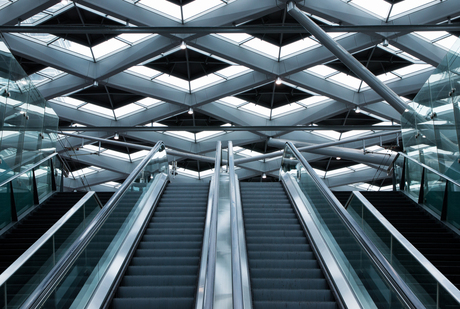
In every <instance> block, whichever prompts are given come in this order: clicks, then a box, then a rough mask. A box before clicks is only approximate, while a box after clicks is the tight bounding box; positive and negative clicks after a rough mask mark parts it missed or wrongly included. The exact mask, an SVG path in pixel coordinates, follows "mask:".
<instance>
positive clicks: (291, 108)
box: [272, 103, 305, 117]
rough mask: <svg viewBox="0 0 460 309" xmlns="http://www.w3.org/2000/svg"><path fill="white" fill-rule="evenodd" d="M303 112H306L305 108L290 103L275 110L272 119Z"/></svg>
mask: <svg viewBox="0 0 460 309" xmlns="http://www.w3.org/2000/svg"><path fill="white" fill-rule="evenodd" d="M301 110H305V107H303V106H301V105H299V104H296V103H290V104H287V105H284V106H280V107H277V108H274V109H273V110H272V117H278V116H282V115H285V114H290V113H293V112H296V111H301Z"/></svg>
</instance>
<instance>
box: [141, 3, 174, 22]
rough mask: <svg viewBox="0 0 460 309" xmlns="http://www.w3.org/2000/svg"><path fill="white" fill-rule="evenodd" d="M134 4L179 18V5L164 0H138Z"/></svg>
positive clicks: (172, 17)
mask: <svg viewBox="0 0 460 309" xmlns="http://www.w3.org/2000/svg"><path fill="white" fill-rule="evenodd" d="M136 5H141V6H144V8H149V9H151V10H152V11H154V12H157V13H160V14H161V15H163V16H166V17H169V18H171V19H175V20H181V9H180V6H178V5H176V4H174V3H172V2H170V1H166V0H140V1H138V2H136Z"/></svg>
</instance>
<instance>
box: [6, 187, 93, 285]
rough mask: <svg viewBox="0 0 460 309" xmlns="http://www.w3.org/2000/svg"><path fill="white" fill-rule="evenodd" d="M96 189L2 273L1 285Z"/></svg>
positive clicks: (86, 195)
mask: <svg viewBox="0 0 460 309" xmlns="http://www.w3.org/2000/svg"><path fill="white" fill-rule="evenodd" d="M95 193H96V192H94V191H89V192H88V193H86V194H85V195H84V196H83V197H82V198H81V199H80V200H79V201H78V202H77V203H76V204H75V205H74V206H73V207H72V208H71V209H69V211H67V212H66V213H65V214H64V215H63V216H62V217H61V218H60V219H59V220H58V221H57V222H56V223H55V224H54V225H53V226H52V227H50V228H49V229H48V230H47V231H46V232H45V233H44V234H43V235H42V236H41V237H40V238H39V239H37V241H36V242H34V243H33V245H32V246H30V247H29V248H28V249H27V250H26V251H25V252H24V253H23V254H21V256H20V257H19V258H17V259H16V261H14V262H13V264H11V265H10V266H9V267H8V268H7V269H5V271H4V272H3V273H2V274H1V275H0V286H2V285H3V284H5V282H7V281H8V279H10V278H11V276H13V275H14V274H15V273H16V271H17V270H18V269H20V268H21V267H22V265H24V263H26V262H27V261H28V260H29V259H30V258H31V257H32V256H33V255H34V254H35V252H37V251H38V250H39V249H40V248H41V247H42V246H43V245H44V244H45V243H46V242H47V241H48V240H49V239H50V238H51V237H53V236H54V234H56V232H57V231H59V229H60V228H61V227H62V226H63V225H64V224H65V223H66V222H67V221H68V220H69V219H70V218H71V217H72V216H73V215H74V214H75V213H76V212H77V211H78V210H79V209H80V208H81V207H82V206H83V205H85V203H86V202H87V201H88V200H89V199H90V198H91V197H93V196H95Z"/></svg>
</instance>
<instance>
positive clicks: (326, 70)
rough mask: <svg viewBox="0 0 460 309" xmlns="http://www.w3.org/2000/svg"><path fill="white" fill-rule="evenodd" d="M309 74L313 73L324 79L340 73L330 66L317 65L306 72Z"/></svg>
mask: <svg viewBox="0 0 460 309" xmlns="http://www.w3.org/2000/svg"><path fill="white" fill-rule="evenodd" d="M306 71H307V72H313V73H315V74H317V75H320V76H322V77H326V76H329V75H331V74H334V73H337V72H338V71H336V70H334V69H332V68H330V67H328V66H325V65H322V64H321V65H317V66H314V67H312V68H309V69H307V70H306Z"/></svg>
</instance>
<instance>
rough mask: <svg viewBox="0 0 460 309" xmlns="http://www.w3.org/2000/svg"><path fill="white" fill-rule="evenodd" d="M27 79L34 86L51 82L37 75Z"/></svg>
mask: <svg viewBox="0 0 460 309" xmlns="http://www.w3.org/2000/svg"><path fill="white" fill-rule="evenodd" d="M29 78H30V80H31V81H32V83H34V85H35V86H38V85H40V84H42V83H46V82H49V81H51V79H49V78H47V77H45V76H43V75H40V74H37V73H35V74H32V75H30V76H29Z"/></svg>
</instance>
